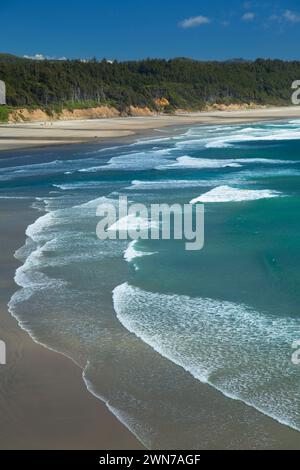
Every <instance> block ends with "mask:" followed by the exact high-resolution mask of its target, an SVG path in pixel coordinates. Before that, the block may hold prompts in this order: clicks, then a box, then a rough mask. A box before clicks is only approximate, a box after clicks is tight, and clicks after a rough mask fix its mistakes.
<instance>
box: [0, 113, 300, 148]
mask: <svg viewBox="0 0 300 470" xmlns="http://www.w3.org/2000/svg"><path fill="white" fill-rule="evenodd" d="M297 117H300V106H290V107H268V108H257V109H246V110H231V111H204V112H199V113H181V114H180V113H178V114H176V115H157V116H143V117H124V118H108V119H105V118H104V119H85V120H71V121H48V122H24V123H18V124H0V151H1V150H10V149H11V150H13V149H23V148H29V147H44V146H53V145H65V144H74V143H82V142H89V143H91V142H107V141H108V140H115V139H118V140H120V139H121V140H123V141H126V140H125V139H126V138H128V137H130V138H131V139H132V138H136V137H138V136H140V135H145V133H149V132H152V133H153V132H154V131H155V129H163V128H167V127H171V126H173V127H176V126H178V127H181V126H188V125H197V124H199V125H201V124H203V125H213V124H222V125H223V124H224V125H226V124H239V123H246V122H249V123H250V122H255V121H263V120H274V119H289V118H297Z"/></svg>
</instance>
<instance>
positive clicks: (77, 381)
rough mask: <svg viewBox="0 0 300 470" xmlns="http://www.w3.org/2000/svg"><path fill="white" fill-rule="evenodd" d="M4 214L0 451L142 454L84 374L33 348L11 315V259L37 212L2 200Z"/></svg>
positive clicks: (0, 297) (67, 362) (0, 288)
mask: <svg viewBox="0 0 300 470" xmlns="http://www.w3.org/2000/svg"><path fill="white" fill-rule="evenodd" d="M27 203H28V201H27ZM0 214H1V226H2V231H1V246H2V250H1V262H0V271H1V281H0V282H1V283H0V332H1V339H2V340H3V341H5V343H6V345H7V365H5V366H0V416H1V429H0V449H5V450H11V449H12V450H13V449H25V450H27V449H34V450H39V449H140V448H141V445H140V443H139V442H138V441H137V440H136V439H135V437H134V436H133V435H132V434H131V433H130V432H129V431H127V429H126V428H125V427H124V426H123V425H122V424H121V423H120V422H119V421H118V420H117V419H116V418H115V417H114V416H113V415H112V414H111V413H110V412H109V411H108V409H107V408H106V406H105V405H104V404H102V403H101V402H100V401H99V400H98V399H96V398H95V397H94V396H93V395H91V394H90V393H89V392H88V391H87V389H86V387H85V384H84V382H83V380H82V370H81V369H80V368H79V367H77V366H76V365H75V364H74V363H73V362H72V361H71V360H70V359H68V358H66V357H64V356H63V355H61V354H58V353H55V352H53V351H50V350H49V349H46V348H44V347H42V346H40V345H38V344H36V343H34V342H33V341H32V339H31V338H30V336H29V335H28V334H27V333H25V332H24V331H23V330H21V328H20V327H19V326H18V324H17V322H16V320H15V319H14V318H12V317H11V315H10V314H9V313H8V309H7V303H8V301H9V298H10V296H11V294H12V293H13V292H15V291H16V290H17V286H16V285H15V283H14V280H13V278H14V273H15V270H16V268H17V266H19V263H18V262H17V260H16V259H15V258H14V257H13V254H14V252H15V250H16V249H17V248H19V247H20V246H21V245H22V244H23V243H24V230H25V228H26V226H27V225H28V224H29V223H31V222H32V221H33V220H35V218H36V212H35V211H33V210H28V207H27V204H25V203H24V202H17V203H16V201H10V200H2V201H1V206H0ZM4 247H5V249H4Z"/></svg>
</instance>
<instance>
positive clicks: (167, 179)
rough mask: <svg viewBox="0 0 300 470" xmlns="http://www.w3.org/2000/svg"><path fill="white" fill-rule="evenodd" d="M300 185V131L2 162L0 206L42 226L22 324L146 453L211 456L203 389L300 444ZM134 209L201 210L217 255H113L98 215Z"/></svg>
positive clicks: (222, 130) (233, 134)
mask: <svg viewBox="0 0 300 470" xmlns="http://www.w3.org/2000/svg"><path fill="white" fill-rule="evenodd" d="M299 182H300V121H289V122H273V123H263V124H260V123H258V124H255V125H239V126H224V127H221V126H201V127H192V128H189V129H178V130H177V132H176V133H174V134H173V135H169V134H168V133H167V132H161V133H160V137H159V138H152V139H144V140H139V141H136V142H134V143H132V144H127V145H120V146H114V147H107V148H104V147H100V146H97V145H93V146H91V145H81V146H72V147H68V148H57V149H50V150H49V149H47V150H41V151H32V152H30V150H26V151H24V152H21V153H20V152H16V153H13V152H11V154H10V155H9V156H8V155H7V156H4V155H3V156H2V158H1V160H0V186H1V192H0V198H2V199H5V198H28V204H29V205H33V207H34V208H35V209H36V211H37V212H36V215H37V220H36V221H35V222H34V223H33V224H32V225H31V226H29V227H27V230H26V243H25V244H24V246H23V247H21V248H20V249H19V250H18V251H17V253H16V257H17V258H18V259H19V260H20V261H21V262H22V266H21V267H20V268H19V269H18V270H17V272H16V277H15V279H16V282H17V284H18V285H19V286H20V289H19V290H18V291H17V292H16V293H15V294H14V295H13V297H12V298H11V301H10V304H9V307H10V310H11V312H12V313H13V315H14V316H16V317H17V319H18V320H19V321H20V323H21V325H22V327H23V328H24V329H26V330H27V331H28V332H29V333H30V334H31V335H32V337H34V338H35V339H36V340H37V341H39V342H41V343H43V344H45V345H47V346H48V347H50V348H53V349H55V350H58V351H60V352H63V353H64V354H66V355H67V356H69V357H71V358H72V359H73V360H74V361H76V362H77V363H78V364H80V365H81V366H82V368H83V369H84V379H85V381H86V384H87V386H88V387H89V389H90V390H91V391H92V392H93V393H95V394H96V395H97V396H99V397H101V398H102V399H103V400H105V401H106V402H107V405H108V406H109V408H110V409H111V410H112V411H113V412H114V413H115V414H116V415H117V416H118V417H119V418H120V419H121V420H122V421H123V422H124V423H125V424H126V425H127V426H128V427H129V428H130V429H131V430H132V432H134V433H135V434H136V435H137V436H138V437H139V438H140V439H141V440H142V441H143V442H144V443H145V444H146V445H147V446H148V447H153V446H155V445H157V443H158V442H159V443H160V444H159V445H160V446H161V447H164V448H168V447H169V448H171V446H173V447H176V446H177V447H178V446H180V445H186V443H187V442H188V443H189V445H190V446H191V447H197V445H199V437H197V433H195V430H197V429H198V427H197V426H198V425H199V423H200V422H201V420H202V421H203V419H204V418H203V410H200V408H201V405H200V403H199V402H198V399H197V393H198V391H197V390H198V389H197V384H200V383H201V382H202V383H205V384H208V385H209V386H211V387H213V388H214V389H217V390H218V391H220V392H221V393H222V394H223V395H224V396H226V397H228V399H229V400H230V399H234V400H237V399H238V400H239V401H240V402H242V403H245V404H247V405H250V407H251V408H253V409H256V410H259V411H260V412H262V413H263V414H264V415H266V416H270V417H272V418H274V419H275V420H277V421H279V422H280V423H284V424H287V425H288V426H290V427H292V428H294V429H297V430H300V406H299V405H300V403H299V402H300V399H299V385H300V368H299V366H298V367H297V366H296V365H294V364H293V363H292V360H291V356H292V353H293V349H292V343H293V341H295V340H298V339H300V310H299V305H300V288H299V287H300V238H299V233H300V219H299V213H300V184H299ZM120 195H126V196H128V199H129V200H130V201H132V202H142V203H144V204H147V205H149V204H150V203H162V202H166V203H171V204H173V203H174V202H177V203H182V204H183V203H189V201H191V200H192V199H194V198H198V197H200V200H201V201H203V202H204V203H205V246H204V249H203V250H201V251H199V252H194V251H192V252H188V251H186V250H185V243H184V241H182V242H181V241H176V242H175V241H151V240H149V241H145V240H144V241H137V242H129V241H118V240H116V241H100V240H99V239H98V238H97V237H96V225H97V223H98V221H99V218H98V217H96V208H97V206H98V205H99V204H100V203H101V202H106V201H107V200H108V201H111V202H113V203H116V201H117V198H118V197H119V196H120ZM24 241H25V236H24ZM173 426H176V429H177V430H176V433H174V432H172V431H170V429H172V427H173ZM253 429H254V430H255V425H253ZM219 431H220V430H219ZM223 432H224V430H223ZM254 432H255V431H254Z"/></svg>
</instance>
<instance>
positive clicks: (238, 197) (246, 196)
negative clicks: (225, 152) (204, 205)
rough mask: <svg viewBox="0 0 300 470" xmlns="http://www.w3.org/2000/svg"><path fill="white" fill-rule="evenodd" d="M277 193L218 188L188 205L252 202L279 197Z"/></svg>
mask: <svg viewBox="0 0 300 470" xmlns="http://www.w3.org/2000/svg"><path fill="white" fill-rule="evenodd" d="M280 195H281V193H279V192H278V191H271V190H269V189H238V188H231V187H230V186H218V187H217V188H214V189H212V190H211V191H208V192H207V193H205V194H202V196H199V197H196V198H195V199H192V200H191V201H190V204H196V203H197V202H241V201H254V200H257V199H268V198H273V197H278V196H280Z"/></svg>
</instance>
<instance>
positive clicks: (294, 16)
mask: <svg viewBox="0 0 300 470" xmlns="http://www.w3.org/2000/svg"><path fill="white" fill-rule="evenodd" d="M282 16H283V18H284V19H285V20H287V21H290V22H291V23H299V22H300V14H299V13H294V12H293V11H291V10H285V12H284V13H283V15H282Z"/></svg>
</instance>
